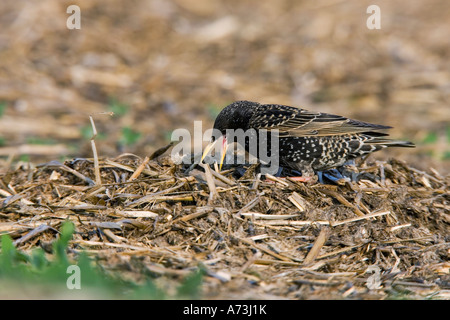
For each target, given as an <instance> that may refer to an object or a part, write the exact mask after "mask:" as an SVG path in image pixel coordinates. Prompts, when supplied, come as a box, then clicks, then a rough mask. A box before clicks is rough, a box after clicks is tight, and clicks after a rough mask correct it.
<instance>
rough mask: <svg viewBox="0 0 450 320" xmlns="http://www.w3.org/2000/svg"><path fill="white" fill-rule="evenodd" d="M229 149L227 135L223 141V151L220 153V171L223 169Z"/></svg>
mask: <svg viewBox="0 0 450 320" xmlns="http://www.w3.org/2000/svg"><path fill="white" fill-rule="evenodd" d="M227 150H228V142H227V138H225V136H224V137H223V141H222V153H221V155H220V162H219V171H222V165H223V159H225V155H226V154H227Z"/></svg>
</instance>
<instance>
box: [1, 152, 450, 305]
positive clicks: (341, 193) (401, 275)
mask: <svg viewBox="0 0 450 320" xmlns="http://www.w3.org/2000/svg"><path fill="white" fill-rule="evenodd" d="M166 149H167V148H164V149H162V151H161V152H157V153H155V154H154V155H152V156H150V157H146V158H145V159H141V158H140V157H138V156H135V155H132V154H123V155H121V156H119V157H117V158H115V159H99V160H97V161H94V160H96V159H73V160H71V161H66V162H65V163H64V164H63V163H59V162H56V161H52V162H49V163H45V164H41V165H37V166H31V165H24V164H22V165H20V166H18V167H17V168H15V169H14V170H10V171H9V172H7V173H5V174H3V175H2V176H1V179H0V194H1V196H2V203H1V206H2V208H1V213H0V232H2V233H8V234H9V235H10V236H11V237H13V239H14V241H15V245H16V246H17V247H18V248H20V249H22V250H30V249H32V248H35V247H37V246H40V247H42V248H44V249H45V250H47V251H49V252H50V251H51V249H50V248H51V244H52V242H53V241H54V240H55V239H56V238H57V230H58V229H59V227H60V225H61V223H62V222H63V221H65V220H70V221H72V222H73V223H74V224H75V226H76V233H75V235H74V239H73V241H71V244H70V249H71V252H72V254H73V256H74V257H76V253H78V252H80V251H81V250H83V251H86V252H88V253H89V254H90V255H91V256H92V257H94V258H96V259H97V260H98V262H99V263H100V264H101V265H102V266H103V267H104V268H105V269H106V270H110V271H115V272H120V273H121V274H122V275H123V276H126V277H132V278H133V279H135V280H136V281H139V280H141V279H143V277H144V274H147V275H148V274H149V273H150V274H151V275H153V276H154V277H155V278H156V279H157V280H156V281H157V282H159V283H160V284H162V285H164V284H166V285H167V283H169V282H170V281H171V280H179V279H180V278H183V277H185V276H186V275H187V274H189V273H190V272H191V271H192V270H194V269H195V268H197V267H198V266H199V264H201V265H202V266H203V267H204V268H205V269H206V270H207V276H205V278H204V284H203V287H202V293H203V298H206V299H209V298H211V299H212V298H214V299H284V298H287V299H299V298H302V299H312V298H322V299H337V298H355V299H381V298H395V297H399V296H400V297H401V296H407V297H408V298H425V297H433V298H449V295H448V289H449V286H450V285H449V268H450V263H449V253H450V252H449V251H450V246H449V224H450V215H449V208H450V193H449V176H447V177H443V176H441V175H440V174H439V173H438V172H436V171H435V170H431V171H430V172H428V173H427V172H422V171H419V170H417V169H414V168H412V167H409V166H408V165H406V164H405V163H402V162H400V161H397V160H390V161H388V162H381V161H377V162H376V163H373V164H362V165H361V167H360V168H359V170H360V174H363V175H364V178H362V179H360V180H359V181H358V182H346V183H343V184H341V185H336V184H334V185H333V184H312V185H310V184H303V183H299V182H296V181H293V180H291V179H289V178H286V179H281V178H277V177H270V176H269V177H266V179H261V177H260V176H259V175H256V174H255V173H254V172H252V170H250V169H249V170H247V172H246V173H245V174H244V176H242V177H241V178H240V179H236V178H235V177H234V176H233V173H235V172H234V170H233V169H230V170H227V171H222V172H221V173H218V172H216V171H215V170H214V169H212V168H210V167H208V166H206V165H199V166H197V167H196V168H195V169H193V170H191V171H188V172H187V171H186V170H185V169H186V168H183V167H182V166H180V165H175V164H173V162H172V161H171V158H170V157H169V156H167V155H165V154H163V155H159V156H158V153H159V154H161V153H162V152H163V151H165V150H166ZM96 162H97V164H96Z"/></svg>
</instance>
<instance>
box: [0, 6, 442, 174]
mask: <svg viewBox="0 0 450 320" xmlns="http://www.w3.org/2000/svg"><path fill="white" fill-rule="evenodd" d="M72 4H75V5H78V6H79V7H80V9H81V29H80V30H76V29H75V30H69V29H67V27H66V21H67V19H68V17H69V16H70V14H68V13H67V12H66V10H67V7H68V6H69V5H72ZM371 4H376V5H378V6H379V7H380V9H381V29H380V30H369V29H368V28H367V27H366V21H367V19H368V18H369V16H370V14H367V13H366V10H367V7H368V6H369V5H371ZM449 21H450V2H449V1H448V0H431V1H426V2H424V1H420V0H411V1H407V2H406V1H360V0H359V1H356V0H355V1H339V0H319V1H317V0H314V1H313V0H307V1H296V0H277V1H261V0H248V1H241V0H240V1H237V0H227V1H218V0H172V1H168V0H130V1H118V0H97V1H61V0H40V1H25V0H2V1H1V3H0V158H1V159H2V161H3V162H8V163H10V162H12V161H19V160H22V161H33V162H43V161H49V160H64V159H69V158H71V157H91V156H92V151H91V147H90V138H91V136H92V130H91V125H90V122H89V115H94V120H95V123H96V126H97V130H98V132H99V134H98V136H97V138H96V143H97V148H98V152H99V155H100V156H103V157H115V156H117V155H119V154H121V153H123V152H132V153H135V154H137V155H139V156H142V157H143V156H145V155H149V154H150V153H151V152H153V151H154V150H156V149H158V148H160V147H163V146H165V145H166V144H167V143H169V142H170V137H171V133H172V131H173V130H175V129H177V128H186V129H189V130H193V121H195V120H202V121H204V128H203V130H206V129H207V128H209V127H211V126H212V124H213V122H214V119H215V117H216V115H217V114H218V112H220V110H221V109H222V108H223V107H225V106H226V105H227V104H229V103H230V102H232V101H235V100H242V99H246V100H253V101H258V102H261V103H279V104H287V105H294V106H298V107H302V108H306V109H310V110H316V111H323V112H330V113H336V114H340V115H344V116H348V117H352V118H356V119H360V120H363V121H369V122H374V123H381V124H385V125H391V126H393V127H394V129H392V131H391V134H392V136H393V137H395V138H398V139H406V140H410V141H413V142H415V143H416V144H417V145H418V147H417V148H416V149H392V150H389V151H383V152H379V153H377V154H375V155H374V158H376V159H385V160H387V159H388V158H389V157H396V158H399V159H401V160H405V161H408V162H409V163H411V164H412V165H415V166H416V167H418V168H419V169H427V168H429V167H430V166H431V167H433V168H435V169H437V170H438V171H440V172H441V173H448V172H449V171H450V170H449V167H450V166H449V164H450V148H449V145H450V124H449V123H450V121H449V120H450V62H449V58H450V23H449ZM99 112H114V114H115V115H114V116H112V117H111V116H109V115H105V114H96V113H99Z"/></svg>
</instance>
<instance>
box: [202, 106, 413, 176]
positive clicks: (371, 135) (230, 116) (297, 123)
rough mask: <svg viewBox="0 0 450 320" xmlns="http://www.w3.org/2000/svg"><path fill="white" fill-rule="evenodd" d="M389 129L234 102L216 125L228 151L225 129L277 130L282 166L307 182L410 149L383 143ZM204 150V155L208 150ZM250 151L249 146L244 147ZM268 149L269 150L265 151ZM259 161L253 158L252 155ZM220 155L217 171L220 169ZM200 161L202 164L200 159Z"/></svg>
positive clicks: (285, 108)
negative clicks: (390, 150) (386, 152)
mask: <svg viewBox="0 0 450 320" xmlns="http://www.w3.org/2000/svg"><path fill="white" fill-rule="evenodd" d="M389 128H391V127H389V126H384V125H378V124H372V123H367V122H362V121H358V120H353V119H348V118H346V117H343V116H339V115H334V114H327V113H321V112H313V111H308V110H305V109H299V108H295V107H290V106H285V105H278V104H260V103H258V102H252V101H236V102H234V103H232V104H230V105H228V106H227V107H225V108H224V109H223V110H222V111H221V112H220V113H219V115H218V116H217V118H216V120H215V122H214V129H218V130H220V132H221V133H222V135H223V138H224V144H223V146H224V147H226V145H227V132H226V131H227V129H234V130H236V129H242V130H244V131H246V130H248V129H255V130H257V131H258V130H261V129H265V130H267V131H268V132H269V133H270V132H273V131H272V130H274V129H277V130H278V137H279V150H269V152H278V156H279V161H280V164H281V165H282V166H284V167H287V168H290V169H293V170H297V171H300V172H302V176H310V175H311V174H313V171H324V170H329V169H333V168H336V167H339V166H342V165H343V164H344V163H346V162H348V161H350V160H354V159H356V158H358V157H362V156H365V155H368V154H370V153H372V152H375V151H378V150H381V149H384V148H386V147H414V144H413V143H411V142H408V141H399V140H390V139H387V138H386V136H388V134H387V133H384V132H382V131H383V130H386V129H389ZM211 147H212V145H211V144H210V146H209V148H207V150H205V153H204V155H205V154H206V153H207V152H208V151H209V150H210V149H211ZM245 149H246V151H249V145H248V143H246V145H245ZM269 149H270V146H269ZM254 156H256V157H258V156H257V155H254ZM223 158H224V155H222V160H221V163H220V165H222V162H223ZM202 159H203V158H202Z"/></svg>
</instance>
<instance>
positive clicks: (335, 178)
mask: <svg viewBox="0 0 450 320" xmlns="http://www.w3.org/2000/svg"><path fill="white" fill-rule="evenodd" d="M317 175H318V176H319V182H320V183H323V177H325V178H327V179H328V180H330V181H332V182H334V183H336V184H339V185H344V184H345V183H346V182H350V181H351V179H350V178H348V177H346V176H344V175H343V174H342V173H341V172H340V171H339V170H337V169H331V170H327V171H324V172H322V171H319V172H317Z"/></svg>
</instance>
